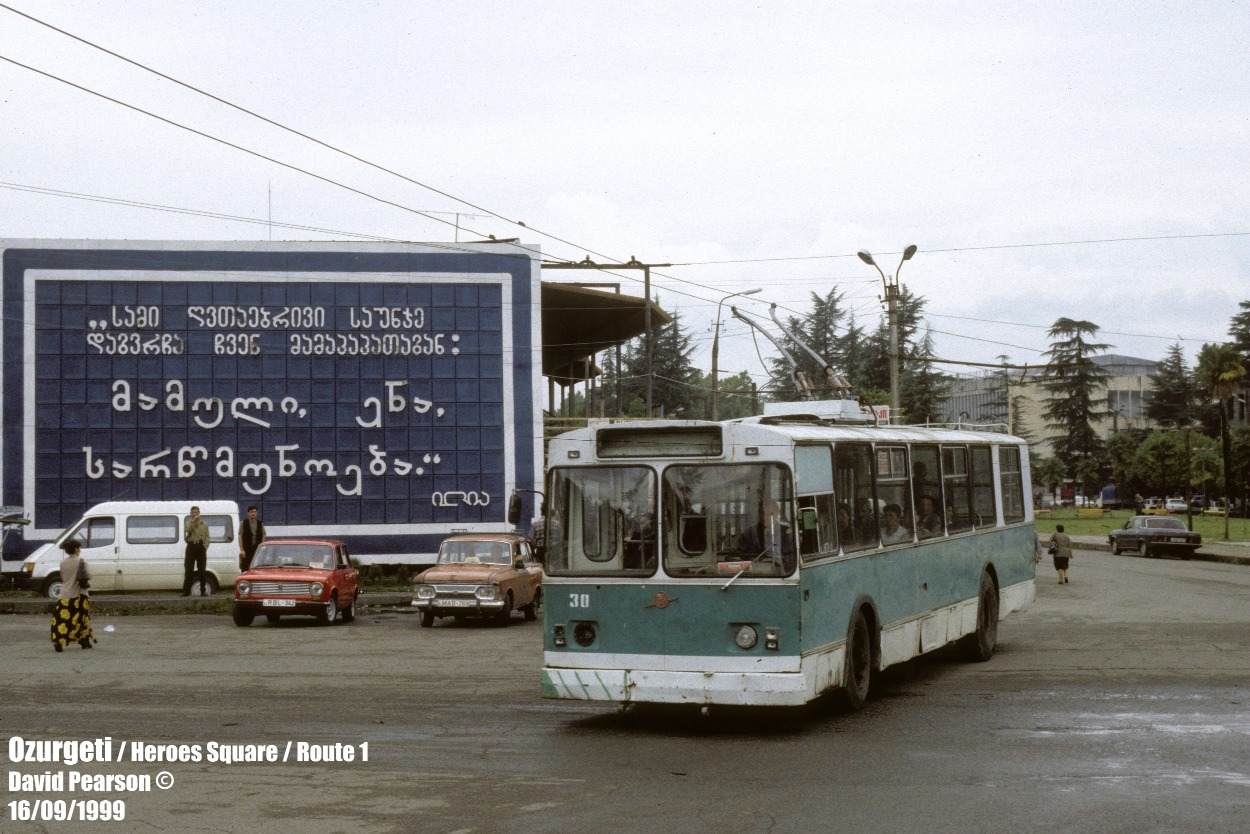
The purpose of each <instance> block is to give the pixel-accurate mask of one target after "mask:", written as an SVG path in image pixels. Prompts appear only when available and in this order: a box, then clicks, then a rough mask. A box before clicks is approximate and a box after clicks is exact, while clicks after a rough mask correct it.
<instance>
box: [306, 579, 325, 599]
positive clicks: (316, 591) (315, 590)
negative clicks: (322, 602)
mask: <svg viewBox="0 0 1250 834" xmlns="http://www.w3.org/2000/svg"><path fill="white" fill-rule="evenodd" d="M325 589H326V586H325V585H322V584H321V583H320V582H314V583H313V584H312V586H311V587H310V588H309V589H308V593H310V594H312V595H313V596H314V597H319V596H321V592H322V591H324V590H325Z"/></svg>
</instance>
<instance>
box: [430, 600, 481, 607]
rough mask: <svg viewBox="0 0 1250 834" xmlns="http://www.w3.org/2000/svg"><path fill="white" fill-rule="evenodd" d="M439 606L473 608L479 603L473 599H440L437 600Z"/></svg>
mask: <svg viewBox="0 0 1250 834" xmlns="http://www.w3.org/2000/svg"><path fill="white" fill-rule="evenodd" d="M436 604H437V605H438V607H439V608H472V607H473V606H475V605H477V600H473V599H440V600H437V601H436Z"/></svg>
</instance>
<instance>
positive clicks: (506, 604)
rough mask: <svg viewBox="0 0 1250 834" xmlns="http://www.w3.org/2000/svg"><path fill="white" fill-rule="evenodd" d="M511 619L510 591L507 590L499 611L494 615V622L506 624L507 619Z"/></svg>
mask: <svg viewBox="0 0 1250 834" xmlns="http://www.w3.org/2000/svg"><path fill="white" fill-rule="evenodd" d="M511 619H512V592H511V591H509V592H508V595H507V596H506V597H504V600H503V608H501V609H499V613H498V614H496V615H495V624H496V625H501V626H506V625H507V624H508V620H511Z"/></svg>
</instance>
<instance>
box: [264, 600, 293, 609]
mask: <svg viewBox="0 0 1250 834" xmlns="http://www.w3.org/2000/svg"><path fill="white" fill-rule="evenodd" d="M261 605H263V606H264V607H266V608H294V607H295V600H293V599H267V600H265V601H264V602H262V603H261Z"/></svg>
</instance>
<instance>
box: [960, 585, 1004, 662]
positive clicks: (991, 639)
mask: <svg viewBox="0 0 1250 834" xmlns="http://www.w3.org/2000/svg"><path fill="white" fill-rule="evenodd" d="M964 640H965V642H964V655H965V656H966V657H967V658H968V659H969V660H972V661H976V662H978V663H980V662H983V661H986V660H989V659H990V658H991V657H993V656H994V646H995V645H997V643H998V589H997V588H995V587H994V580H993V579H991V578H990V575H989V573H988V572H987V573H982V574H981V590H980V592H979V593H978V594H977V630H976V631H975V632H973V633H972V634H969V635H968V636H967V637H965V638H964Z"/></svg>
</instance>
